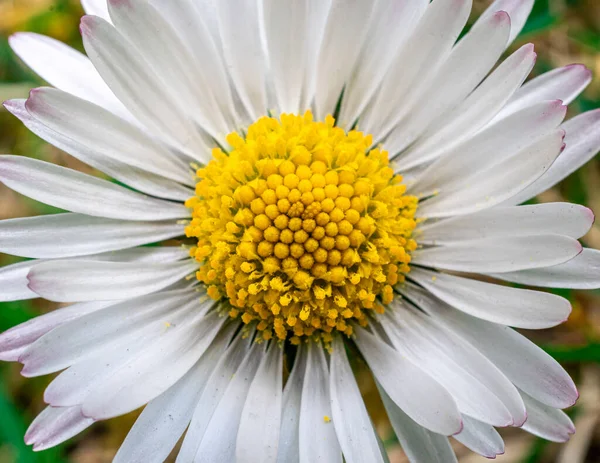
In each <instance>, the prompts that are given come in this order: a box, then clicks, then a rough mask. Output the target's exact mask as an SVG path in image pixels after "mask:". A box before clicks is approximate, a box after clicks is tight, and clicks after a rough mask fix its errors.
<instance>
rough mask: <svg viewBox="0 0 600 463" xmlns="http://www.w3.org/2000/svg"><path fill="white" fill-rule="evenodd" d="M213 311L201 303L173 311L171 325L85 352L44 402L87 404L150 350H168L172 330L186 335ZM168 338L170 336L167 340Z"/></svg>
mask: <svg viewBox="0 0 600 463" xmlns="http://www.w3.org/2000/svg"><path fill="white" fill-rule="evenodd" d="M210 307H211V304H208V305H205V306H204V307H202V306H200V307H198V303H197V302H196V305H194V304H193V303H192V302H188V304H187V305H186V306H184V307H183V308H181V310H172V312H171V313H169V314H168V317H165V318H167V320H168V322H160V323H156V324H154V325H152V326H150V327H146V328H144V329H142V330H139V331H138V332H137V335H135V336H129V337H127V336H125V337H123V336H121V337H120V338H118V339H116V340H115V341H113V342H109V343H104V344H101V345H92V346H91V347H92V349H91V352H89V355H88V353H87V352H85V351H84V352H82V354H83V355H80V356H79V357H78V358H79V360H78V361H77V363H75V364H74V365H72V366H71V367H69V368H67V369H66V370H65V371H63V372H62V373H61V374H59V375H58V376H57V377H56V378H55V379H54V380H53V381H52V383H50V385H49V386H48V388H47V389H46V392H45V394H44V400H45V401H47V402H49V403H50V404H52V405H54V406H73V405H79V404H83V403H84V402H85V401H86V400H87V399H88V398H89V396H90V393H91V392H92V391H94V390H95V388H96V387H97V386H98V385H99V384H102V383H103V382H105V381H109V380H110V378H111V376H112V375H113V373H114V372H115V371H119V370H120V369H122V368H127V365H130V364H131V365H132V367H135V362H136V361H137V360H138V359H139V358H140V357H143V356H144V355H145V353H146V351H148V350H149V349H150V350H152V349H159V350H160V349H161V347H160V346H164V343H169V342H173V338H172V335H171V334H169V330H168V328H172V330H170V332H172V331H173V329H175V328H178V329H177V333H178V334H179V333H185V331H186V327H188V326H189V323H191V322H194V321H195V320H196V321H197V320H198V319H199V318H202V317H203V316H204V314H205V312H206V310H207V309H208V308H210ZM177 308H178V307H176V308H175V309H177ZM198 309H200V310H198ZM168 324H170V326H168ZM166 334H168V336H166V337H165V335H166ZM113 338H114V336H113ZM157 340H158V341H160V342H157ZM155 346H157V347H155ZM84 350H85V349H84ZM68 355H69V354H67V356H68ZM155 355H156V356H158V357H161V356H162V355H164V352H163V353H161V352H158V353H156V352H155ZM59 361H62V359H60V360H59ZM63 363H68V362H63Z"/></svg>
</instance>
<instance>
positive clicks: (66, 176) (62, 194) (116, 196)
mask: <svg viewBox="0 0 600 463" xmlns="http://www.w3.org/2000/svg"><path fill="white" fill-rule="evenodd" d="M0 181H1V182H2V183H4V184H5V185H6V186H7V187H9V188H11V189H13V190H15V191H17V192H19V193H21V194H23V195H25V196H28V197H30V198H32V199H35V200H38V201H41V202H43V203H45V204H49V205H51V206H54V207H59V208H61V209H66V210H69V211H71V212H78V213H81V214H87V215H92V216H96V217H106V218H111V219H123V220H153V221H154V220H168V219H179V218H184V217H189V215H190V212H189V210H188V209H187V208H186V207H185V206H183V205H181V204H176V203H172V202H167V201H163V200H158V199H154V198H149V197H148V196H144V195H142V194H139V193H135V192H133V191H130V190H127V189H125V188H123V187H121V186H119V185H115V184H113V183H110V182H108V181H106V180H102V179H99V178H96V177H92V176H90V175H86V174H83V173H81V172H77V171H75V170H72V169H67V168H65V167H59V166H56V165H54V164H50V163H48V162H43V161H38V160H36V159H31V158H26V157H24V156H10V155H4V156H0Z"/></svg>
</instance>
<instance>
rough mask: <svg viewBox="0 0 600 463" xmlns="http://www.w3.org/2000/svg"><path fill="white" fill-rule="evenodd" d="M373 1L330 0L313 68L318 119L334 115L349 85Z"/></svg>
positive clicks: (364, 35)
mask: <svg viewBox="0 0 600 463" xmlns="http://www.w3.org/2000/svg"><path fill="white" fill-rule="evenodd" d="M374 3H375V2H360V1H358V2H357V1H356V0H333V1H332V3H331V8H330V10H329V15H328V16H327V24H326V26H325V31H324V34H323V41H322V44H321V49H320V52H319V58H318V64H317V69H316V79H317V81H316V84H317V86H316V93H315V109H316V116H317V118H318V119H323V118H325V116H326V115H327V114H329V113H333V112H334V110H335V105H336V104H337V102H338V99H339V97H340V95H341V93H342V90H343V89H344V85H345V84H346V83H347V82H348V79H349V78H350V74H351V71H352V68H353V67H354V64H355V63H356V60H357V59H358V54H359V53H360V49H361V46H362V44H363V42H364V40H365V37H366V34H367V30H368V29H367V27H364V24H365V22H366V21H369V18H370V17H371V13H372V11H373V5H374Z"/></svg>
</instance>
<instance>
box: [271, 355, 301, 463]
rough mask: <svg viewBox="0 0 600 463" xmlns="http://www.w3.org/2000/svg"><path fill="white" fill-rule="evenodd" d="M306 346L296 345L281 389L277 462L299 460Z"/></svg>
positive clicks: (284, 462) (297, 461)
mask: <svg viewBox="0 0 600 463" xmlns="http://www.w3.org/2000/svg"><path fill="white" fill-rule="evenodd" d="M306 357H307V354H306V348H304V347H303V346H302V345H300V346H298V350H297V352H296V357H295V359H294V366H293V367H292V371H291V372H290V375H289V377H288V379H287V382H286V383H285V388H284V390H283V406H282V407H283V410H284V413H283V415H282V417H281V432H280V434H279V447H278V451H277V463H299V462H300V439H299V428H300V410H301V400H302V384H303V383H304V375H305V370H306Z"/></svg>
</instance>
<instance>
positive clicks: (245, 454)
mask: <svg viewBox="0 0 600 463" xmlns="http://www.w3.org/2000/svg"><path fill="white" fill-rule="evenodd" d="M282 381H283V348H282V347H280V346H279V345H278V343H277V342H271V345H270V346H269V348H268V350H267V354H266V355H265V356H264V357H263V359H262V361H261V364H260V365H259V367H258V371H257V372H256V376H255V377H254V381H252V384H251V385H250V390H249V391H248V397H247V398H246V403H245V404H244V409H243V411H242V419H241V421H240V427H239V428H238V435H237V442H236V446H235V454H236V460H237V461H246V462H248V463H250V462H256V463H262V462H265V463H268V462H271V463H275V462H276V461H277V449H278V445H279V432H280V428H281V419H282V413H283V410H282V408H281V405H282V396H283V384H282ZM288 412H289V410H286V413H288Z"/></svg>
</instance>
